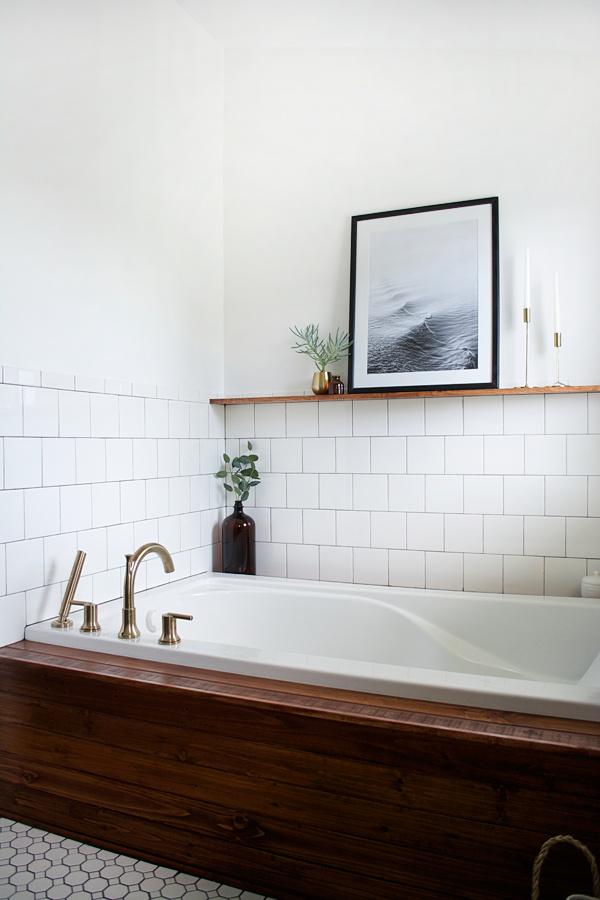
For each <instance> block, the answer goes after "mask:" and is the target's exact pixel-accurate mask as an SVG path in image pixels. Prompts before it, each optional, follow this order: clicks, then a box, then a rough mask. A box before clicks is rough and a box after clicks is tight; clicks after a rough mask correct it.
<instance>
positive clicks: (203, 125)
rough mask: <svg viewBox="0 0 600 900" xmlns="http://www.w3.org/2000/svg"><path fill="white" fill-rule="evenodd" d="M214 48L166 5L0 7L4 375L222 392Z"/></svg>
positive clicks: (218, 93)
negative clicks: (90, 378)
mask: <svg viewBox="0 0 600 900" xmlns="http://www.w3.org/2000/svg"><path fill="white" fill-rule="evenodd" d="M222 57H223V51H222V48H221V47H220V46H219V45H218V44H217V43H216V42H215V41H214V39H213V38H211V37H209V36H208V35H207V34H206V33H205V32H204V31H203V30H202V29H201V27H200V26H199V25H198V24H197V23H196V22H195V21H193V19H192V18H191V16H189V14H188V13H187V12H186V11H185V10H184V9H183V8H182V7H181V6H179V5H178V4H177V3H176V2H175V0H126V2H124V0H101V2H82V0H52V2H47V0H18V2H5V3H2V4H1V7H0V83H1V84H2V94H3V96H2V107H3V112H2V141H1V142H0V179H1V182H2V183H1V185H0V195H1V196H2V202H1V204H0V245H1V247H2V265H1V266H0V321H1V327H0V360H1V361H2V363H4V364H6V365H13V366H21V367H26V368H32V369H37V370H39V369H45V370H50V371H52V370H54V371H59V372H62V371H67V372H76V373H78V374H88V375H98V376H109V377H111V378H122V379H128V380H130V381H131V380H133V381H138V382H149V383H154V384H156V383H159V384H164V383H167V384H193V385H194V386H195V387H201V388H202V389H203V390H204V391H205V392H206V394H209V393H212V392H215V391H218V390H220V389H221V386H222V329H223V323H222V225H221V220H222V137H223V130H222V84H223V75H222Z"/></svg>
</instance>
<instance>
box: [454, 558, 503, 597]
mask: <svg viewBox="0 0 600 900" xmlns="http://www.w3.org/2000/svg"><path fill="white" fill-rule="evenodd" d="M502 566H503V558H502V557H501V556H493V555H492V554H491V553H477V554H472V553H465V556H464V590H465V591H477V592H480V591H481V592H483V593H493V594H501V593H502Z"/></svg>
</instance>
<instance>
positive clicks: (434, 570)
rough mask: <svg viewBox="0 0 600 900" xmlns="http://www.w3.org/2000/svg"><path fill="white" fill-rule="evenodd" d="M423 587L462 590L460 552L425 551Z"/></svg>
mask: <svg viewBox="0 0 600 900" xmlns="http://www.w3.org/2000/svg"><path fill="white" fill-rule="evenodd" d="M425 587H427V588H430V589H432V590H438V591H439V590H442V591H462V589H463V557H462V553H426V554H425Z"/></svg>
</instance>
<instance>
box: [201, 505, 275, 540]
mask: <svg viewBox="0 0 600 900" xmlns="http://www.w3.org/2000/svg"><path fill="white" fill-rule="evenodd" d="M244 512H245V513H246V514H247V515H249V516H250V518H251V519H254V524H255V526H256V540H257V541H270V540H271V510H270V509H265V508H261V509H258V507H256V506H244ZM207 537H210V535H208V536H207Z"/></svg>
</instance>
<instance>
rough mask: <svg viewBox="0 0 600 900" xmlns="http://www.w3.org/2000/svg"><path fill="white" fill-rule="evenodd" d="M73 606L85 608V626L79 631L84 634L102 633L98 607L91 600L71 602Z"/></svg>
mask: <svg viewBox="0 0 600 900" xmlns="http://www.w3.org/2000/svg"><path fill="white" fill-rule="evenodd" d="M71 606H83V624H82V626H81V628H80V629H79V630H80V631H82V632H83V633H84V634H97V633H98V632H99V631H102V628H101V627H100V622H99V621H98V607H97V605H96V604H95V603H92V602H91V600H71Z"/></svg>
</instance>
